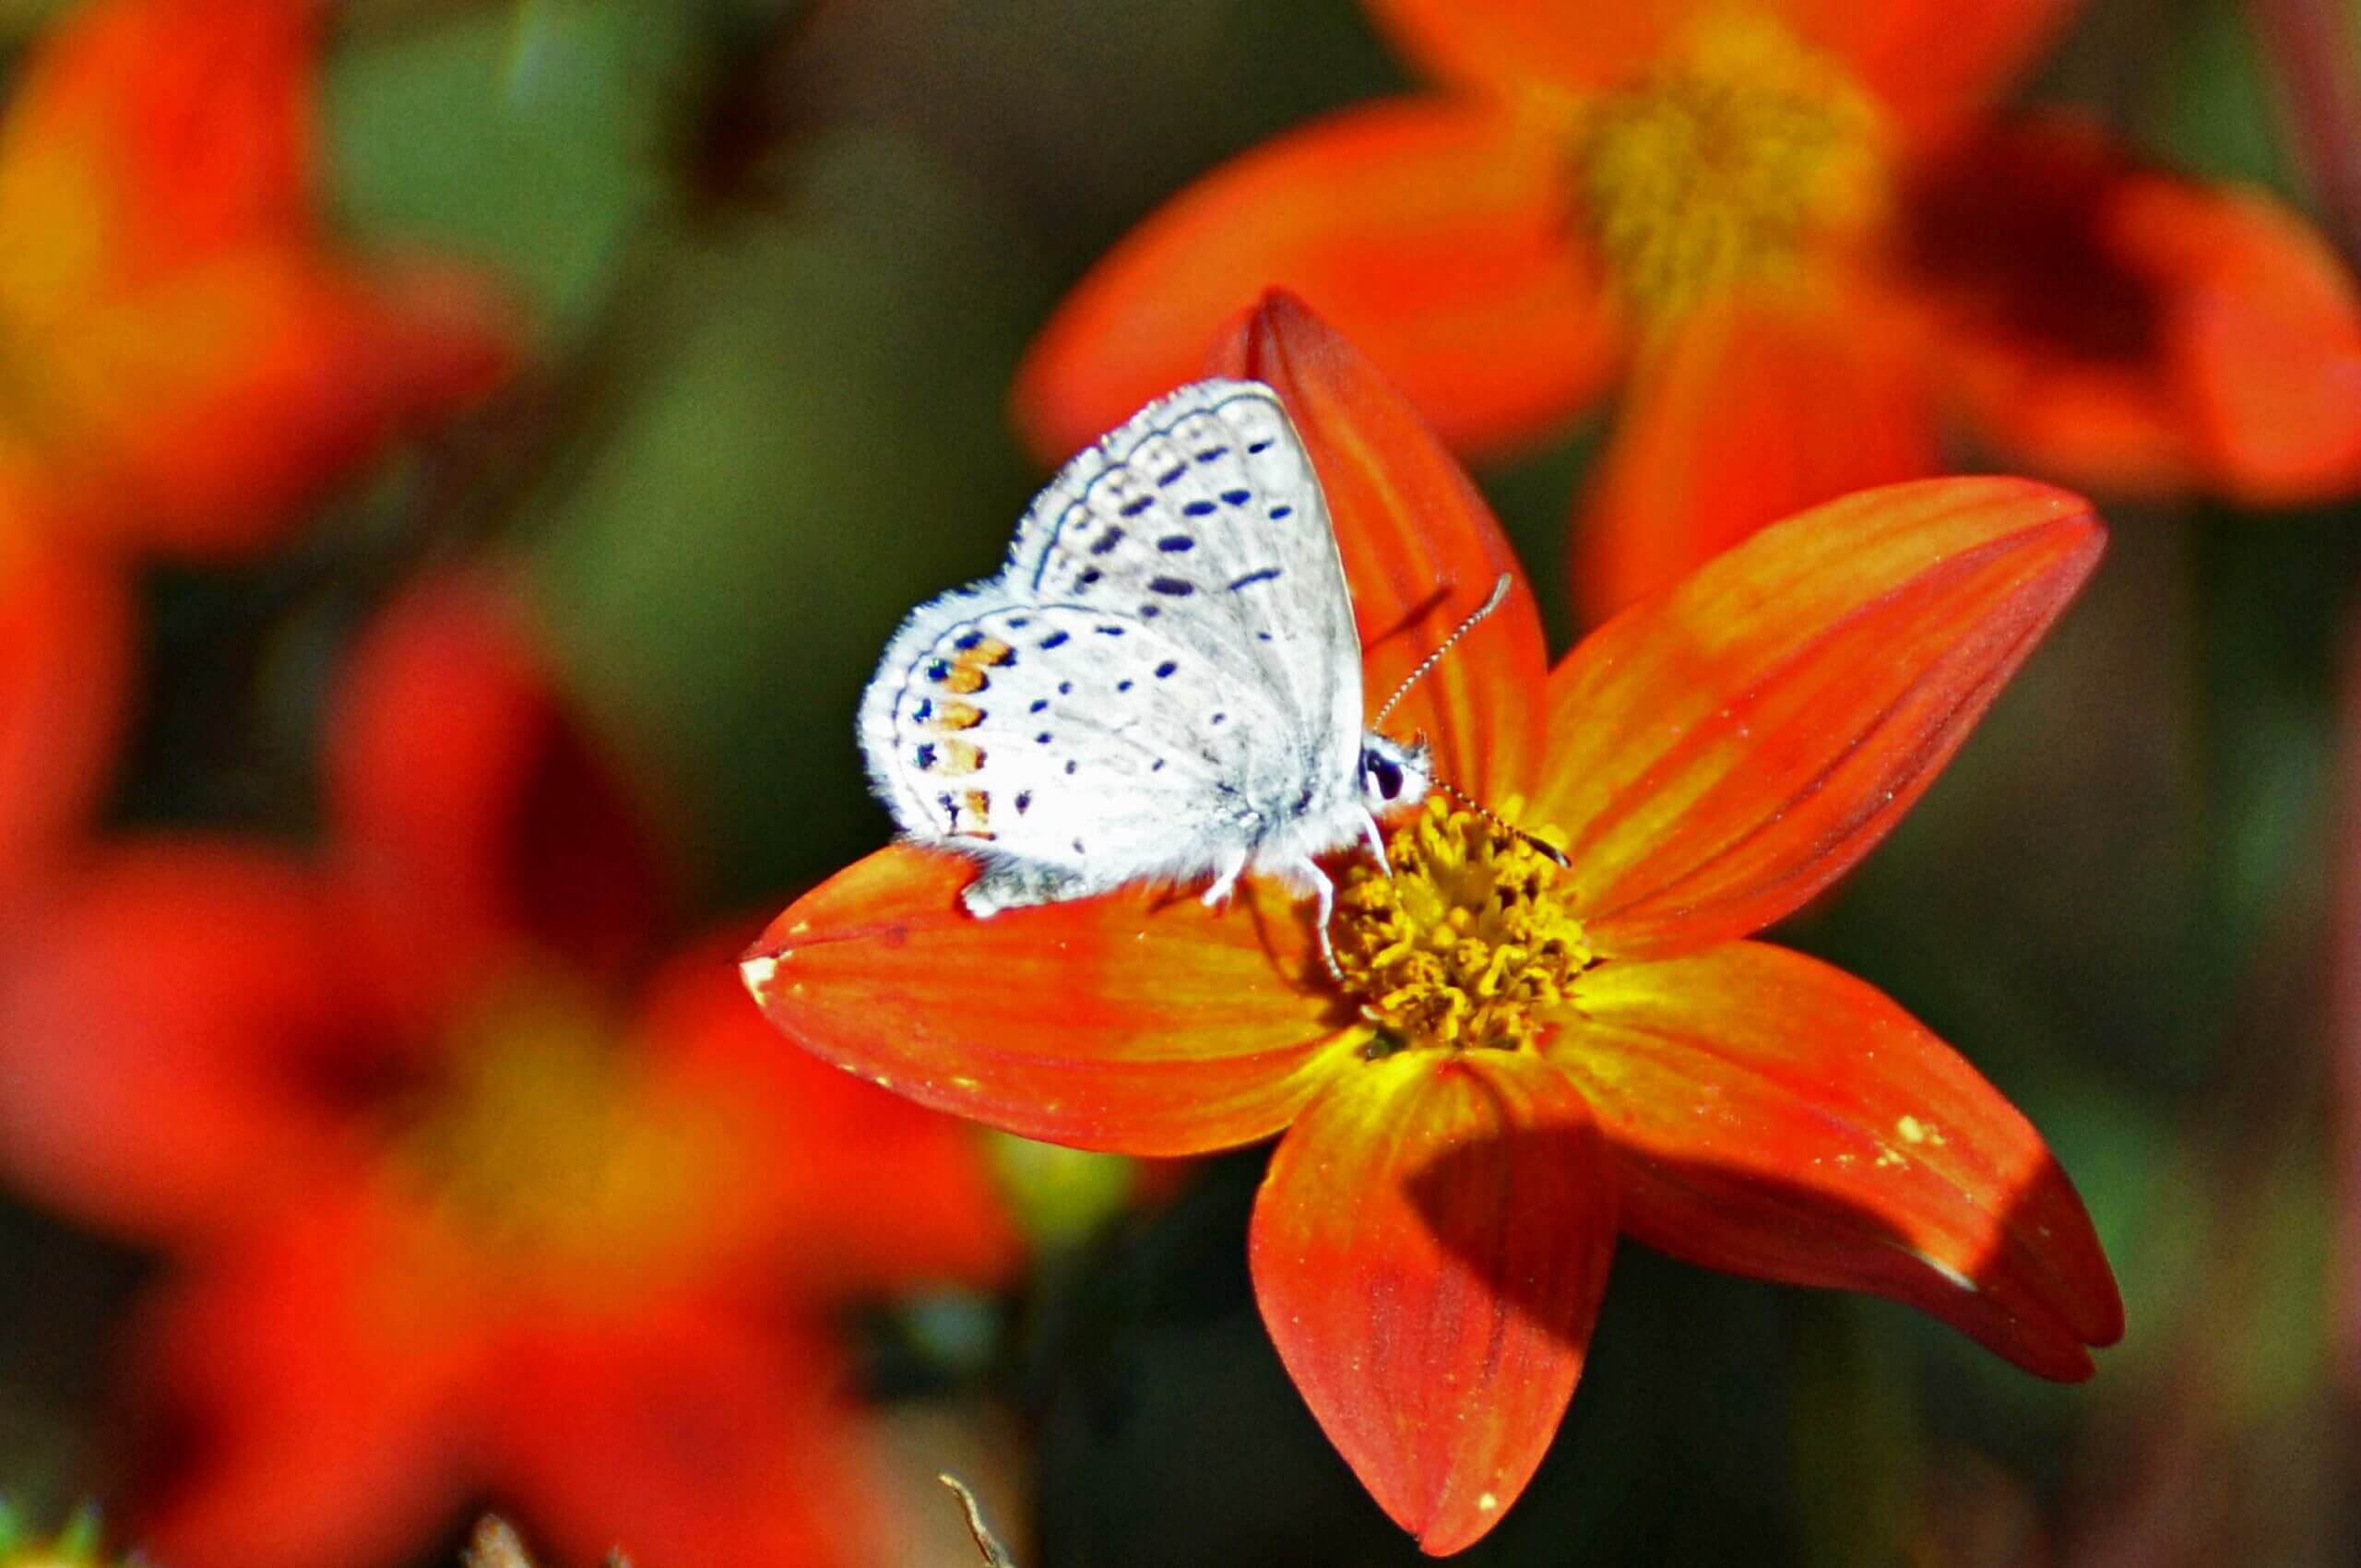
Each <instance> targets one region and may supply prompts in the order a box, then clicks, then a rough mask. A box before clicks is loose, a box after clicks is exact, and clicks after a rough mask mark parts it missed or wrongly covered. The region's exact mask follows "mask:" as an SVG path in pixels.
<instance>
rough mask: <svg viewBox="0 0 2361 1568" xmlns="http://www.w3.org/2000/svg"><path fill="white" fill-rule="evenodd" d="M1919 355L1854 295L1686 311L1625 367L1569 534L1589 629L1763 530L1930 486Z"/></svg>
mask: <svg viewBox="0 0 2361 1568" xmlns="http://www.w3.org/2000/svg"><path fill="white" fill-rule="evenodd" d="M1939 469H1940V462H1939V460H1938V457H1937V454H1936V451H1935V435H1934V411H1933V409H1932V408H1931V406H1930V403H1929V398H1928V378H1927V374H1926V370H1925V362H1924V358H1923V355H1922V353H1921V350H1920V346H1919V344H1918V343H1917V341H1916V339H1914V337H1913V336H1912V335H1911V334H1910V333H1908V332H1907V331H1906V330H1904V327H1903V325H1902V324H1900V323H1897V322H1895V321H1893V320H1892V319H1890V317H1889V316H1888V315H1887V313H1885V312H1884V311H1883V310H1882V309H1881V308H1880V306H1879V305H1878V304H1877V303H1875V302H1874V301H1872V300H1870V299H1869V298H1868V297H1866V296H1865V295H1862V294H1858V293H1852V294H1848V295H1846V296H1845V297H1843V298H1841V299H1821V298H1812V299H1809V300H1806V299H1801V298H1794V297H1781V298H1778V299H1766V300H1748V299H1733V300H1729V301H1726V302H1724V303H1719V304H1714V305H1707V306H1704V307H1702V308H1701V309H1700V310H1699V311H1698V312H1697V314H1695V315H1692V316H1691V317H1690V318H1689V319H1688V320H1686V321H1684V322H1683V323H1681V324H1680V326H1679V327H1677V328H1674V329H1672V330H1670V331H1668V332H1667V333H1666V334H1665V335H1664V336H1662V337H1660V338H1658V339H1655V341H1653V342H1652V343H1651V344H1650V345H1649V346H1648V348H1647V350H1645V351H1643V353H1642V354H1641V356H1640V357H1639V360H1638V362H1637V364H1636V365H1635V367H1634V369H1633V372H1632V375H1631V384H1630V386H1629V387H1628V388H1627V390H1626V391H1625V393H1624V395H1623V398H1622V403H1621V407H1620V409H1619V412H1618V413H1617V416H1616V422H1615V433H1614V436H1613V439H1612V441H1611V442H1610V444H1609V445H1608V449H1607V454H1606V457H1605V458H1604V460H1603V462H1602V464H1601V467H1600V469H1599V470H1598V475H1597V478H1596V480H1595V481H1593V483H1594V488H1593V490H1592V493H1591V495H1590V497H1589V499H1588V501H1587V503H1586V505H1585V506H1584V515H1583V517H1582V518H1581V521H1580V524H1579V533H1578V545H1577V551H1576V553H1575V557H1574V563H1573V573H1574V578H1573V589H1574V601H1575V603H1576V604H1578V605H1579V606H1581V607H1582V609H1583V611H1584V613H1585V614H1586V615H1587V616H1589V618H1591V619H1592V620H1594V621H1600V620H1605V619H1606V618H1607V617H1608V615H1610V614H1612V613H1614V612H1616V611H1618V610H1620V609H1622V608H1623V607H1624V606H1625V605H1627V604H1630V603H1631V602H1633V601H1634V600H1639V599H1642V598H1644V597H1646V596H1647V595H1649V594H1652V593H1655V592H1657V591H1658V590H1660V589H1663V588H1670V587H1671V586H1672V585H1673V584H1675V583H1677V582H1679V580H1680V579H1681V578H1683V577H1685V576H1688V575H1689V574H1690V573H1691V572H1693V571H1695V570H1696V569H1697V568H1698V567H1699V566H1700V565H1703V564H1704V563H1705V562H1706V561H1707V560H1709V559H1710V558H1712V557H1713V556H1714V555H1716V554H1719V553H1720V552H1722V551H1725V550H1726V549H1728V548H1729V547H1730V546H1731V545H1733V544H1736V543H1737V542H1738V540H1742V539H1744V538H1746V537H1747V536H1748V535H1749V534H1751V533H1753V532H1754V531H1755V530H1756V529H1760V528H1762V527H1763V526H1764V525H1766V524H1769V523H1774V522H1776V521H1777V520H1778V519H1780V518H1781V517H1786V516H1788V515H1790V514H1791V513H1795V512H1799V511H1801V510H1803V509H1804V508H1805V507H1807V506H1815V505H1819V504H1820V503H1821V502H1822V501H1830V500H1833V499H1834V498H1835V497H1837V496H1839V495H1843V494H1845V493H1847V492H1849V491H1854V490H1860V489H1864V488H1866V487H1868V486H1869V485H1874V484H1885V483H1889V482H1892V481H1896V480H1904V479H1916V478H1917V477H1918V476H1919V475H1921V474H1928V473H1934V472H1936V471H1938V470H1939Z"/></svg>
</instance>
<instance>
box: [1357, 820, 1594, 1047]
mask: <svg viewBox="0 0 2361 1568" xmlns="http://www.w3.org/2000/svg"><path fill="white" fill-rule="evenodd" d="M1386 861H1387V862H1388V863H1389V864H1390V865H1391V866H1392V868H1393V873H1394V874H1393V875H1392V876H1388V875H1386V874H1385V873H1384V872H1382V871H1380V870H1379V869H1378V868H1377V867H1375V866H1372V865H1368V864H1362V865H1358V866H1356V867H1354V868H1353V869H1352V870H1351V871H1349V872H1347V873H1346V879H1345V887H1344V891H1343V892H1342V893H1341V894H1340V895H1339V896H1338V897H1337V900H1336V909H1337V914H1336V921H1335V926H1334V927H1333V928H1332V936H1333V940H1334V941H1335V944H1336V962H1337V967H1338V968H1341V969H1342V970H1343V971H1344V976H1345V989H1346V992H1347V993H1348V994H1349V995H1350V996H1351V997H1352V998H1353V999H1354V1000H1355V1001H1356V1002H1358V1003H1359V1004H1361V1007H1362V1009H1363V1010H1364V1011H1365V1012H1366V1013H1367V1014H1368V1015H1369V1016H1370V1017H1371V1018H1372V1019H1373V1020H1375V1021H1376V1023H1377V1024H1378V1025H1379V1027H1380V1028H1381V1029H1382V1032H1383V1033H1382V1039H1383V1040H1384V1043H1385V1044H1387V1045H1390V1046H1392V1047H1395V1048H1398V1047H1400V1046H1404V1045H1414V1046H1415V1045H1427V1046H1443V1047H1450V1048H1453V1049H1465V1048H1469V1047H1492V1048H1495V1049H1501V1050H1515V1049H1517V1048H1518V1047H1521V1046H1525V1045H1529V1044H1531V1043H1532V1042H1533V1040H1534V1039H1535V1037H1536V1035H1538V1034H1539V1032H1540V1029H1541V1022H1540V1020H1539V1019H1538V1018H1537V1017H1536V1009H1538V1008H1542V1007H1546V1006H1547V1005H1548V1004H1552V1003H1557V1002H1561V1001H1563V1000H1564V999H1565V997H1566V994H1567V992H1568V990H1569V988H1570V987H1571V986H1572V982H1573V980H1574V977H1575V976H1577V975H1579V974H1580V973H1582V971H1583V970H1584V969H1585V968H1588V967H1589V966H1590V963H1591V958H1592V954H1591V950H1590V944H1589V943H1588V942H1586V941H1585V940H1584V936H1583V928H1582V924H1581V922H1580V921H1576V920H1575V919H1574V918H1573V917H1572V915H1569V914H1568V913H1567V912H1566V911H1565V909H1564V908H1563V906H1562V904H1561V902H1560V898H1561V897H1562V895H1561V892H1560V889H1559V887H1558V886H1557V883H1558V879H1559V878H1560V877H1561V876H1562V875H1563V874H1564V873H1563V872H1561V871H1560V869H1559V867H1558V865H1557V864H1556V863H1555V862H1554V861H1551V860H1550V859H1549V857H1548V856H1547V855H1545V854H1543V853H1542V852H1541V851H1540V850H1539V849H1536V848H1535V847H1534V846H1533V845H1532V844H1531V843H1529V842H1527V841H1526V840H1525V838H1523V837H1519V836H1518V835H1517V834H1514V833H1512V832H1510V831H1509V830H1508V829H1506V828H1504V827H1502V826H1500V825H1499V824H1498V823H1497V822H1494V821H1491V820H1489V819H1488V818H1486V817H1483V816H1479V815H1477V814H1476V813H1474V812H1471V811H1467V810H1465V809H1454V808H1453V806H1452V805H1451V804H1450V803H1449V802H1446V801H1444V800H1442V798H1440V797H1431V798H1430V799H1429V800H1428V802H1427V804H1426V809H1425V810H1424V811H1422V812H1421V813H1420V814H1418V817H1417V818H1416V819H1415V820H1413V821H1411V822H1409V823H1407V824H1406V825H1405V826H1402V827H1400V828H1397V829H1396V830H1395V831H1394V835H1393V837H1391V838H1390V839H1388V840H1387V843H1386Z"/></svg>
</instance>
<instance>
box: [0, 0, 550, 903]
mask: <svg viewBox="0 0 2361 1568" xmlns="http://www.w3.org/2000/svg"><path fill="white" fill-rule="evenodd" d="M322 9H323V7H322V6H319V5H317V4H315V3H313V0H97V3H95V4H90V5H87V6H80V7H78V8H77V9H76V10H75V11H74V12H73V13H72V14H71V15H70V16H69V17H68V18H67V19H66V20H65V22H64V23H62V24H61V25H60V26H59V27H58V28H57V29H56V30H55V31H54V32H53V34H51V35H50V36H49V37H48V38H46V39H45V40H43V41H42V42H41V43H39V44H38V45H37V46H36V47H35V49H34V51H33V53H32V54H31V56H30V59H29V60H28V62H27V64H26V65H25V66H24V68H23V70H22V72H21V73H20V74H19V76H18V80H17V82H16V85H15V89H14V91H13V93H12V95H11V96H10V98H9V100H8V103H7V109H6V117H5V119H0V651H5V652H6V653H7V654H8V655H9V656H10V657H8V658H7V659H6V660H5V663H6V670H7V673H6V678H5V680H0V879H6V878H8V877H10V876H11V875H12V874H13V873H18V871H19V870H20V869H21V868H22V866H23V864H24V862H25V861H27V860H28V859H29V858H30V857H31V856H32V855H33V854H35V853H37V852H38V850H39V849H41V848H42V846H43V845H44V844H45V843H46V842H47V841H48V840H50V839H52V838H53V837H55V832H56V829H57V828H58V827H59V826H64V825H65V824H68V823H70V821H71V820H72V819H73V818H74V817H76V816H77V815H79V814H80V813H81V812H82V811H83V810H85V809H87V806H88V803H89V797H90V796H91V795H93V794H94V793H95V792H96V790H97V789H98V787H99V785H100V782H101V778H102V776H103V773H104V770H105V766H106V764H107V762H108V761H109V760H110V759H111V757H112V754H113V742H114V736H115V731H116V730H117V728H118V726H119V724H120V723H121V720H122V715H123V708H124V706H125V698H124V688H125V682H126V679H127V674H128V667H129V664H130V644H131V635H130V612H129V607H128V605H127V604H126V602H125V590H124V588H123V586H122V584H121V582H120V580H119V575H118V572H117V564H118V563H119V562H120V560H121V559H122V558H124V557H125V556H128V555H132V554H135V553H138V552H167V553H170V554H173V555H177V556H181V557H184V558H191V559H213V558H219V557H224V556H229V555H231V554H235V553H239V552H250V551H253V550H255V549H256V548H259V547H261V546H263V545H266V544H267V543H270V542H271V541H272V540H275V539H277V538H278V537H279V536H280V535H281V534H283V533H284V532H285V531H286V530H287V529H289V528H290V527H291V525H293V524H294V523H295V522H296V521H297V520H298V518H299V516H300V508H301V507H302V505H303V503H305V502H306V501H308V500H310V499H311V498H312V497H313V496H314V495H315V494H316V493H318V492H319V491H320V489H321V488H322V487H323V486H325V485H326V484H327V483H328V482H330V481H333V480H334V479H336V478H337V477H338V476H339V475H342V474H345V473H348V472H350V470H351V469H353V468H354V466H355V465H357V464H358V463H360V462H362V461H363V460H365V459H366V458H368V457H371V456H372V455H373V454H374V453H375V452H376V451H377V450H378V449H379V448H380V447H381V446H383V445H385V443H386V441H387V440H388V439H389V438H390V437H392V436H393V435H395V434H397V433H398V432H400V431H401V430H403V429H404V428H406V427H409V426H410V425H412V424H415V423H418V422H421V421H424V420H428V419H432V418H434V417H438V416H441V415H445V414H447V413H449V412H451V411H453V410H457V408H459V407H461V406H463V405H465V404H466V403H469V402H470V401H473V400H475V399H477V398H481V396H482V395H483V394H484V393H485V392H486V391H487V390H489V389H490V388H491V387H492V386H493V385H494V384H495V383H496V381H497V380H498V378H499V377H500V376H501V375H502V374H504V372H505V370H506V368H507V366H508V363H509V360H510V357H511V351H512V350H511V346H510V341H509V335H508V328H507V327H506V326H505V324H504V312H502V311H501V310H500V309H498V308H497V307H496V304H495V302H494V301H493V299H492V297H491V296H490V294H489V293H488V292H487V291H486V290H485V289H484V288H483V286H482V285H481V284H480V283H479V282H477V281H476V280H474V279H471V278H469V277H468V276H466V275H463V274H461V273H459V272H457V271H456V270H453V269H450V268H447V267H437V266H431V265H418V264H404V265H398V266H383V267H369V268H363V267H362V266H361V265H359V264H358V263H356V262H354V261H352V260H350V259H349V258H347V257H346V256H344V255H340V254H339V253H338V250H337V248H336V247H335V246H334V245H333V244H332V243H331V242H330V241H329V240H328V239H327V237H326V235H325V234H324V233H323V232H321V228H320V225H319V224H318V222H317V221H316V220H315V219H314V216H313V214H312V210H311V195H312V193H311V176H312V165H313V161H314V157H313V145H312V144H313V124H312V122H313V113H312V103H311V96H312V90H313V77H314V70H315V65H316V55H317V51H318V37H317V34H318V31H319V28H320V22H321V15H322ZM33 757H38V759H39V760H40V763H41V765H42V766H38V767H34V766H28V765H27V763H26V761H25V760H24V759H29V758H33Z"/></svg>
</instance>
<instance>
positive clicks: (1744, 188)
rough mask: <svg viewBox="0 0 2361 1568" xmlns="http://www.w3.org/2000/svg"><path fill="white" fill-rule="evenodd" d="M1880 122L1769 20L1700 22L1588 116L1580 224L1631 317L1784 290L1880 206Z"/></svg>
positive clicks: (1842, 79)
mask: <svg viewBox="0 0 2361 1568" xmlns="http://www.w3.org/2000/svg"><path fill="white" fill-rule="evenodd" d="M1878 142H1879V125H1878V117H1877V111H1876V108H1875V106H1874V105H1873V104H1872V102H1871V101H1870V100H1869V95H1868V94H1867V93H1865V92H1864V91H1862V89H1860V88H1859V86H1858V85H1857V84H1856V83H1855V82H1854V81H1853V79H1852V78H1851V77H1850V76H1849V75H1847V74H1846V72H1845V70H1844V68H1843V67H1842V66H1840V65H1837V64H1836V63H1835V62H1833V61H1832V60H1830V59H1828V58H1827V57H1826V56H1824V55H1822V54H1820V53H1815V52H1814V51H1812V50H1810V49H1808V48H1806V47H1805V46H1804V45H1803V44H1801V43H1800V42H1797V40H1796V38H1795V37H1794V35H1793V34H1791V33H1789V32H1788V31H1787V30H1786V29H1785V28H1784V27H1782V26H1781V25H1780V24H1779V23H1778V22H1776V21H1775V20H1774V19H1772V18H1768V17H1761V16H1755V15H1752V14H1750V13H1746V12H1731V13H1723V14H1717V15H1714V16H1712V17H1710V18H1707V19H1706V20H1705V21H1704V22H1703V24H1701V25H1700V26H1699V27H1698V28H1697V29H1696V30H1694V31H1693V32H1692V33H1691V37H1690V39H1689V41H1688V42H1687V44H1686V45H1685V46H1684V47H1681V48H1679V49H1676V50H1674V51H1672V52H1671V53H1670V54H1669V55H1668V57H1667V59H1665V60H1664V61H1663V62H1662V63H1661V64H1660V65H1657V66H1656V67H1655V69H1654V70H1653V71H1651V72H1650V73H1649V74H1648V75H1647V76H1645V77H1642V78H1641V79H1639V80H1638V81H1636V82H1634V83H1633V84H1631V86H1628V87H1625V88H1622V89H1618V90H1616V91H1612V92H1608V93H1605V94H1602V95H1601V96H1599V97H1597V98H1596V99H1593V100H1591V101H1589V102H1588V103H1587V105H1586V106H1585V109H1584V114H1583V117H1582V122H1581V129H1580V132H1579V137H1578V140H1577V143H1576V148H1575V170H1576V173H1575V178H1576V185H1577V196H1578V197H1579V200H1580V202H1581V206H1582V213H1583V217H1584V221H1585V222H1586V224H1587V226H1588V228H1589V230H1590V232H1591V235H1592V237H1593V239H1594V240H1595V241H1596V243H1597V244H1598V246H1599V249H1600V251H1601V253H1602V254H1603V255H1604V256H1605V259H1606V261H1607V265H1608V271H1609V273H1610V274H1611V276H1612V279H1613V281H1614V286H1615V288H1616V290H1617V291H1618V292H1619V294H1620V295H1621V297H1622V298H1623V300H1624V301H1625V302H1626V303H1627V304H1629V305H1630V306H1631V307H1632V308H1633V309H1634V310H1636V311H1637V312H1639V313H1640V314H1642V315H1647V316H1651V317H1655V318H1662V317H1664V316H1667V315H1679V314H1680V313H1682V312H1684V311H1686V310H1688V309H1689V308H1691V306H1693V305H1695V304H1697V303H1699V302H1701V301H1703V300H1704V299H1706V298H1707V297H1709V296H1711V295H1714V294H1716V293H1720V292H1723V291H1727V290H1730V289H1733V288H1738V287H1743V286H1746V285H1749V284H1755V283H1763V282H1776V281H1778V280H1780V279H1782V278H1783V277H1786V276H1790V275H1792V274H1793V273H1794V272H1795V270H1796V267H1797V261H1798V259H1799V258H1800V257H1801V255H1802V253H1803V251H1804V249H1805V247H1806V246H1807V244H1809V242H1810V241H1811V240H1812V239H1813V238H1814V237H1816V236H1818V235H1820V234H1822V233H1826V232H1831V231H1835V230H1841V229H1844V228H1846V227H1849V226H1852V225H1855V224H1857V223H1859V222H1860V221H1861V220H1863V219H1865V218H1866V217H1867V216H1869V214H1870V213H1871V212H1873V211H1874V209H1875V208H1876V207H1877V205H1878V203H1879V201H1880V197H1881V194H1882V184H1883V160H1882V158H1881V157H1880V151H1879V145H1878Z"/></svg>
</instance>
